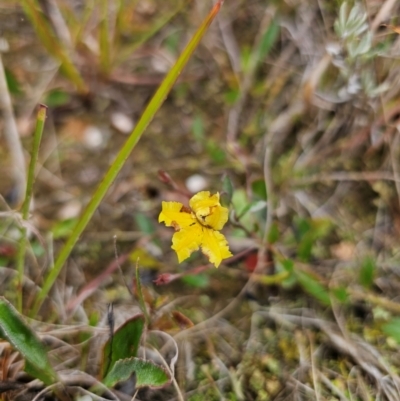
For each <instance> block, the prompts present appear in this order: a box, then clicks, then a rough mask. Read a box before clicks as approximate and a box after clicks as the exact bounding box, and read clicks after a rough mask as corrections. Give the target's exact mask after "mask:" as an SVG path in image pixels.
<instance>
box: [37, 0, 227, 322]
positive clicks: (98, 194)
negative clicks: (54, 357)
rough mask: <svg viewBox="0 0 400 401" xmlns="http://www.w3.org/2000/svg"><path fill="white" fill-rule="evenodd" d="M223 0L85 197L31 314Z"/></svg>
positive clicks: (202, 26)
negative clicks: (96, 184)
mask: <svg viewBox="0 0 400 401" xmlns="http://www.w3.org/2000/svg"><path fill="white" fill-rule="evenodd" d="M222 3H223V0H220V1H218V2H217V4H216V5H215V6H214V7H213V8H212V10H211V11H210V13H209V14H208V16H207V17H206V18H205V19H204V21H203V23H202V24H201V25H200V27H199V28H198V29H197V31H196V32H195V34H194V35H193V37H192V39H191V40H190V42H189V43H188V44H187V46H186V48H185V49H184V50H183V52H182V54H181V55H180V57H179V58H178V60H177V61H176V63H175V65H174V66H173V67H172V69H171V70H170V71H169V73H168V74H167V76H166V77H165V78H164V80H163V82H162V83H161V85H160V87H159V88H158V90H157V92H156V93H155V94H154V96H153V97H152V99H151V100H150V102H149V104H148V105H147V107H146V109H145V110H144V112H143V114H142V116H141V118H140V120H139V121H138V123H137V125H136V127H135V129H134V130H133V132H132V133H131V134H130V136H129V138H128V139H127V141H126V142H125V144H124V146H123V147H122V149H121V150H120V151H119V153H118V155H117V157H116V158H115V160H114V162H113V164H112V165H111V167H110V168H109V170H108V171H107V173H106V175H105V176H104V178H103V180H102V181H101V183H100V185H99V186H98V187H97V189H96V191H95V193H94V194H93V196H92V198H91V200H90V201H89V203H88V205H87V206H86V208H85V210H84V211H83V213H82V216H81V218H80V220H79V221H78V223H77V225H76V226H75V228H74V230H73V232H72V233H71V235H70V237H69V238H68V240H67V242H66V244H65V245H64V247H63V248H62V249H61V251H60V253H59V255H58V257H57V259H56V261H55V263H54V266H53V267H52V268H51V269H50V272H49V274H48V275H47V277H46V278H45V280H44V283H43V287H42V289H41V291H40V292H39V294H38V296H37V298H36V301H35V304H34V306H33V308H32V313H31V316H35V315H36V314H37V313H38V311H39V309H40V307H41V305H42V303H43V301H44V299H45V298H46V296H47V294H48V293H49V291H50V289H51V288H52V286H53V284H54V282H55V281H56V279H57V277H58V276H59V274H60V272H61V269H62V267H63V266H64V263H65V261H66V260H67V258H68V256H69V255H70V253H71V251H72V249H73V247H74V246H75V244H76V242H77V241H78V239H79V237H80V236H81V234H82V232H83V230H84V229H85V228H86V226H87V224H88V223H89V221H90V219H91V218H92V216H93V214H94V212H95V211H96V209H97V207H98V206H99V204H100V202H101V201H102V199H103V198H104V196H105V195H106V193H107V191H108V189H109V188H110V186H111V185H112V183H113V182H114V180H115V178H116V177H117V175H118V173H119V172H120V170H121V169H122V167H123V166H124V164H125V162H126V160H127V158H128V157H129V155H130V154H131V152H132V150H133V149H134V147H135V146H136V144H137V143H138V141H139V139H140V138H141V136H142V134H143V132H144V130H145V129H146V127H147V126H148V125H149V123H150V121H151V120H152V119H153V117H154V115H155V114H156V112H157V110H158V109H159V108H160V107H161V105H162V104H163V103H164V100H165V98H166V97H167V95H168V93H169V92H170V91H171V89H172V87H173V85H174V83H175V81H176V80H177V79H178V77H179V74H180V73H181V71H182V69H183V68H184V67H185V65H186V64H187V62H188V61H189V59H190V56H191V55H192V53H193V52H194V50H195V49H196V47H197V46H198V44H199V42H200V40H201V38H202V37H203V36H204V34H205V32H206V31H207V28H208V27H209V25H210V24H211V22H212V21H213V20H214V18H215V16H216V15H217V14H218V11H219V9H220V8H221V6H222Z"/></svg>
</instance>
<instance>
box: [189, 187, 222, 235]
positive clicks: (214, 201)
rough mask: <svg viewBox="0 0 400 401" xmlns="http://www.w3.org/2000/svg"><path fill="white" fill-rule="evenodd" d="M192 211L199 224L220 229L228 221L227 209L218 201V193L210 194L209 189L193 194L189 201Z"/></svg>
mask: <svg viewBox="0 0 400 401" xmlns="http://www.w3.org/2000/svg"><path fill="white" fill-rule="evenodd" d="M189 204H190V207H191V208H192V210H193V213H195V214H196V217H197V220H198V221H199V223H200V224H202V225H204V226H208V227H211V228H213V229H214V230H221V229H222V227H223V226H224V225H225V223H226V222H227V221H228V209H227V208H226V207H222V206H221V204H220V203H219V193H218V192H217V193H216V194H214V195H211V194H210V192H209V191H202V192H199V193H198V194H196V195H194V196H193V197H192V198H191V199H190V201H189Z"/></svg>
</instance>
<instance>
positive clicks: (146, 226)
mask: <svg viewBox="0 0 400 401" xmlns="http://www.w3.org/2000/svg"><path fill="white" fill-rule="evenodd" d="M135 221H136V224H137V226H138V228H139V230H140V231H141V232H143V233H145V234H148V235H151V234H154V232H155V229H154V225H153V221H152V220H150V219H149V218H148V217H147V216H146V215H145V214H143V213H136V214H135Z"/></svg>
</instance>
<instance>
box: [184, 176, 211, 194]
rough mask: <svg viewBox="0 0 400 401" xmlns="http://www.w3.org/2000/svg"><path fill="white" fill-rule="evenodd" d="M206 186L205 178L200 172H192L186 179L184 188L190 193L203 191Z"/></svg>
mask: <svg viewBox="0 0 400 401" xmlns="http://www.w3.org/2000/svg"><path fill="white" fill-rule="evenodd" d="M207 186H208V181H207V179H206V178H204V177H203V176H202V175H200V174H193V175H191V176H190V177H188V179H187V180H186V188H187V189H188V190H189V191H190V192H192V193H196V192H199V191H203V190H204V189H206V188H207Z"/></svg>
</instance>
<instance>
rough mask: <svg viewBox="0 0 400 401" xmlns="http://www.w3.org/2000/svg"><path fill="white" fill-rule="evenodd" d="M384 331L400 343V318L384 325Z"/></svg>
mask: <svg viewBox="0 0 400 401" xmlns="http://www.w3.org/2000/svg"><path fill="white" fill-rule="evenodd" d="M382 330H383V332H384V333H385V334H386V335H388V336H390V337H392V338H394V339H395V340H396V341H397V342H398V343H400V318H399V317H397V318H394V319H392V320H390V321H389V322H388V323H386V324H384V325H383V326H382Z"/></svg>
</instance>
